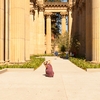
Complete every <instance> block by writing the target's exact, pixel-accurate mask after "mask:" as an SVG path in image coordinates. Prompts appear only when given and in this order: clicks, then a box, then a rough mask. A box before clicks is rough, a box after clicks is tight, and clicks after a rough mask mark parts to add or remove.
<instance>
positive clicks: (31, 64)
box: [0, 56, 45, 70]
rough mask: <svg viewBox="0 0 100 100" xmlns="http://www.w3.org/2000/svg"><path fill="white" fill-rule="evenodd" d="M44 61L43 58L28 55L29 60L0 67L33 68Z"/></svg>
mask: <svg viewBox="0 0 100 100" xmlns="http://www.w3.org/2000/svg"><path fill="white" fill-rule="evenodd" d="M44 61H45V58H41V57H39V58H37V57H35V56H31V57H30V61H28V62H25V63H23V64H12V65H8V64H6V65H1V66H0V68H1V69H2V68H34V69H35V70H36V69H37V68H38V67H39V66H40V65H41V64H42V63H43V62H44Z"/></svg>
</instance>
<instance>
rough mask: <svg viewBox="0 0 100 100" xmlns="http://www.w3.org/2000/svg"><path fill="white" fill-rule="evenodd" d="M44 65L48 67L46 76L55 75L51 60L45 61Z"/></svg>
mask: <svg viewBox="0 0 100 100" xmlns="http://www.w3.org/2000/svg"><path fill="white" fill-rule="evenodd" d="M44 65H45V67H46V69H45V73H46V74H45V76H47V77H53V76H54V72H53V68H52V65H51V64H50V60H49V61H45V62H44Z"/></svg>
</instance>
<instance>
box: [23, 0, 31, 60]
mask: <svg viewBox="0 0 100 100" xmlns="http://www.w3.org/2000/svg"><path fill="white" fill-rule="evenodd" d="M24 2H25V41H24V42H25V60H26V61H28V60H30V49H29V48H30V20H29V18H30V12H29V11H30V0H24Z"/></svg>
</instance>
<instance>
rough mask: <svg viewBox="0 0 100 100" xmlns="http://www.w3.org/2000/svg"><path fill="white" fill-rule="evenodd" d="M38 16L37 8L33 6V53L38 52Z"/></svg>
mask: <svg viewBox="0 0 100 100" xmlns="http://www.w3.org/2000/svg"><path fill="white" fill-rule="evenodd" d="M38 18H39V15H38V8H35V20H34V28H33V29H34V33H33V34H34V38H33V39H34V54H38V47H37V45H38V30H39V29H38V28H39V26H38V25H39V24H38V23H39V20H38Z"/></svg>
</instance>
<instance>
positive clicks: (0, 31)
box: [0, 0, 4, 62]
mask: <svg viewBox="0 0 100 100" xmlns="http://www.w3.org/2000/svg"><path fill="white" fill-rule="evenodd" d="M0 62H4V0H0Z"/></svg>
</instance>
